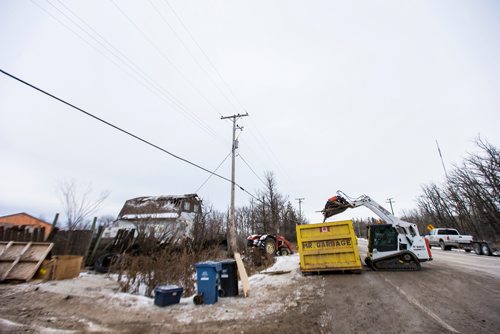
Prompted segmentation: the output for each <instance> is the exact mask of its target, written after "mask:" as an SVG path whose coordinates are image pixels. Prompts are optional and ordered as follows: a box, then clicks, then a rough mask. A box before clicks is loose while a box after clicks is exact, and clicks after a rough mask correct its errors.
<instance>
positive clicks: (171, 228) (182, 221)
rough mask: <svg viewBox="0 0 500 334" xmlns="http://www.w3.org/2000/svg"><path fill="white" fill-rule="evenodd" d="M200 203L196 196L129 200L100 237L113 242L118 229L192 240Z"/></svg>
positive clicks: (152, 197) (169, 196)
mask: <svg viewBox="0 0 500 334" xmlns="http://www.w3.org/2000/svg"><path fill="white" fill-rule="evenodd" d="M201 202H202V201H201V199H200V198H199V197H198V195H197V194H186V195H168V196H150V197H137V198H132V199H129V200H127V201H126V202H125V204H124V205H123V208H122V209H121V211H120V213H119V214H118V217H117V219H116V220H115V221H114V222H113V225H112V226H111V227H109V228H107V229H106V230H105V231H104V235H103V236H104V237H105V238H113V237H115V236H116V234H117V233H118V230H120V229H135V230H136V231H145V232H148V233H149V231H152V230H154V231H155V233H162V234H165V233H168V234H169V235H170V236H172V237H191V236H192V232H193V226H194V223H195V220H196V217H197V216H198V215H199V214H201V204H202V203H201Z"/></svg>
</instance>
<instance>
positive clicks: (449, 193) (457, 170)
mask: <svg viewBox="0 0 500 334" xmlns="http://www.w3.org/2000/svg"><path fill="white" fill-rule="evenodd" d="M475 143H476V146H477V148H478V149H479V152H477V153H469V154H468V155H467V157H466V158H465V159H464V161H463V162H462V163H461V164H459V165H456V166H454V167H453V169H452V170H451V172H450V173H449V175H448V177H447V179H446V182H445V183H444V184H443V185H442V186H439V185H436V184H434V183H431V184H429V185H425V186H423V187H422V190H423V195H421V196H420V197H419V198H418V200H417V202H418V206H419V209H420V220H423V219H425V220H427V221H428V220H429V218H430V219H431V221H432V224H433V225H435V226H442V227H454V228H457V229H459V230H461V231H462V232H464V233H470V234H473V235H474V236H476V237H479V238H481V239H497V238H500V151H499V149H498V148H497V147H495V146H493V145H492V144H490V143H488V142H487V141H485V140H482V139H481V138H480V137H478V138H477V139H476V141H475Z"/></svg>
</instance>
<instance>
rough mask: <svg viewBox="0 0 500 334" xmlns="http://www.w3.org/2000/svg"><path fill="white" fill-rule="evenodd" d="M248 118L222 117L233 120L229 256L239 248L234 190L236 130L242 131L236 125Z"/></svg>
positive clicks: (228, 234)
mask: <svg viewBox="0 0 500 334" xmlns="http://www.w3.org/2000/svg"><path fill="white" fill-rule="evenodd" d="M245 116H248V113H245V114H244V115H241V114H237V115H232V116H221V118H220V119H232V120H233V148H232V151H231V152H232V153H231V155H232V163H231V207H230V208H229V224H228V231H227V238H228V252H229V254H230V255H231V254H233V253H234V252H237V251H238V246H237V244H236V222H235V215H234V188H235V181H234V179H235V157H236V149H237V144H236V129H242V128H240V127H239V126H237V125H236V120H237V119H239V118H240V117H245Z"/></svg>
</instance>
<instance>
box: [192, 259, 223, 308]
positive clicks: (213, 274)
mask: <svg viewBox="0 0 500 334" xmlns="http://www.w3.org/2000/svg"><path fill="white" fill-rule="evenodd" d="M194 266H195V267H196V278H197V280H196V283H197V285H198V294H197V295H196V296H195V298H194V302H195V304H215V303H216V302H217V296H218V291H219V275H220V271H221V263H220V262H214V261H207V262H198V263H196V264H195V265H194Z"/></svg>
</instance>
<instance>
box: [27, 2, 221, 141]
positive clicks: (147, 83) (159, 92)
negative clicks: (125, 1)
mask: <svg viewBox="0 0 500 334" xmlns="http://www.w3.org/2000/svg"><path fill="white" fill-rule="evenodd" d="M46 1H47V2H48V3H49V5H51V6H52V7H53V8H55V9H56V10H57V11H58V12H59V13H61V14H62V15H63V16H64V17H65V18H66V19H67V20H69V21H70V22H71V23H73V24H74V25H75V26H76V27H78V28H79V29H80V30H81V31H83V32H84V33H85V34H86V35H87V36H89V37H90V38H91V39H93V40H94V41H95V42H96V43H97V44H98V45H100V46H101V47H103V48H104V49H105V50H106V51H107V52H109V53H110V54H111V55H112V56H114V57H115V58H116V59H117V60H118V61H120V62H121V63H122V64H123V65H124V66H125V67H126V68H128V69H129V70H130V71H131V72H133V73H134V74H131V73H130V72H129V71H127V70H126V69H125V68H124V67H123V66H122V65H120V64H119V63H117V62H116V61H115V60H114V59H113V58H111V57H110V56H109V55H107V54H106V53H104V52H103V51H102V50H100V49H99V48H97V47H96V46H95V45H93V44H92V43H90V42H89V41H88V40H86V39H85V38H84V37H83V36H82V35H80V34H79V33H78V32H77V31H75V30H74V29H72V28H71V27H70V26H68V25H67V24H65V23H64V22H63V21H61V20H60V19H58V18H57V17H56V16H54V15H53V14H52V13H50V12H49V11H47V10H46V9H45V8H44V7H42V6H41V5H39V4H38V3H36V2H35V1H34V0H31V2H32V3H33V4H34V5H36V6H37V7H38V8H40V9H41V10H42V11H44V12H45V13H46V14H47V15H49V16H50V17H52V18H53V19H54V20H56V21H57V22H58V23H59V24H61V25H62V26H64V27H65V28H66V29H68V30H69V31H71V32H72V33H73V34H74V35H76V36H77V37H78V38H80V39H81V40H82V41H83V42H85V43H86V44H87V45H89V46H90V47H92V48H93V49H94V50H96V51H97V52H98V53H100V54H101V55H102V56H104V57H105V58H107V59H108V60H109V61H111V62H112V63H113V64H114V65H116V66H117V67H118V68H119V69H120V70H122V71H123V72H124V73H126V74H127V75H129V76H130V77H131V78H132V79H134V80H135V81H137V82H138V83H139V84H141V85H142V86H144V87H145V88H146V89H147V90H149V91H150V92H151V93H153V94H154V95H156V96H157V97H159V98H160V99H162V100H163V101H165V102H167V103H169V104H171V105H173V106H174V108H176V109H178V110H180V111H181V113H182V114H183V116H186V117H187V118H188V119H190V120H191V121H194V122H195V123H198V125H199V126H200V127H201V128H202V129H203V130H204V131H205V132H207V133H208V134H210V135H212V136H214V137H217V138H218V139H220V140H223V139H222V137H221V136H220V135H218V134H217V132H215V131H214V130H213V129H211V128H210V126H208V125H207V124H205V123H204V122H203V121H202V120H201V119H200V118H199V117H198V116H197V115H196V114H195V113H194V112H192V111H190V110H188V109H187V107H185V106H184V105H183V104H182V102H180V101H178V100H177V99H176V98H175V97H174V96H173V95H172V94H171V93H170V92H169V91H167V90H166V89H165V88H164V87H162V86H161V85H160V84H158V83H157V82H156V81H155V80H154V79H153V78H151V76H149V75H148V74H147V73H146V72H145V71H143V70H142V69H141V68H140V67H139V66H138V65H136V64H135V63H134V62H133V61H132V60H130V58H128V57H127V56H126V55H125V54H123V53H122V52H121V51H120V50H118V49H117V48H116V47H114V46H113V45H112V44H111V43H109V42H108V41H107V40H106V39H105V38H104V37H103V36H102V35H100V34H99V33H98V32H97V31H96V30H95V29H94V28H92V27H91V26H90V25H89V24H87V23H86V22H85V21H84V20H83V19H82V18H80V17H79V16H78V15H77V14H76V13H74V12H73V11H72V10H71V9H70V8H68V7H67V6H65V5H64V4H63V3H61V2H60V1H59V0H58V1H59V3H60V4H61V5H62V6H63V7H64V8H65V9H66V10H67V11H68V12H70V13H71V14H72V15H73V16H75V17H76V18H77V19H78V20H80V21H81V22H82V23H83V24H84V25H86V26H87V27H88V28H89V29H90V30H92V31H93V32H94V33H95V34H97V35H98V36H99V37H100V38H101V39H102V40H103V41H104V43H106V44H107V45H109V47H108V46H107V45H106V44H103V43H102V42H101V41H100V40H98V39H97V38H95V37H94V36H92V34H91V33H89V32H88V31H87V30H85V29H84V28H83V27H82V26H81V25H80V24H78V23H77V22H75V21H74V20H73V19H72V18H71V17H69V16H68V15H66V14H65V13H64V12H62V11H61V10H60V9H59V8H57V7H56V6H55V5H54V4H52V3H51V2H49V1H48V0H46ZM110 48H112V49H113V50H115V51H116V52H114V51H113V50H111V49H110ZM117 53H118V55H117ZM124 59H125V60H124ZM224 142H225V140H224Z"/></svg>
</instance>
